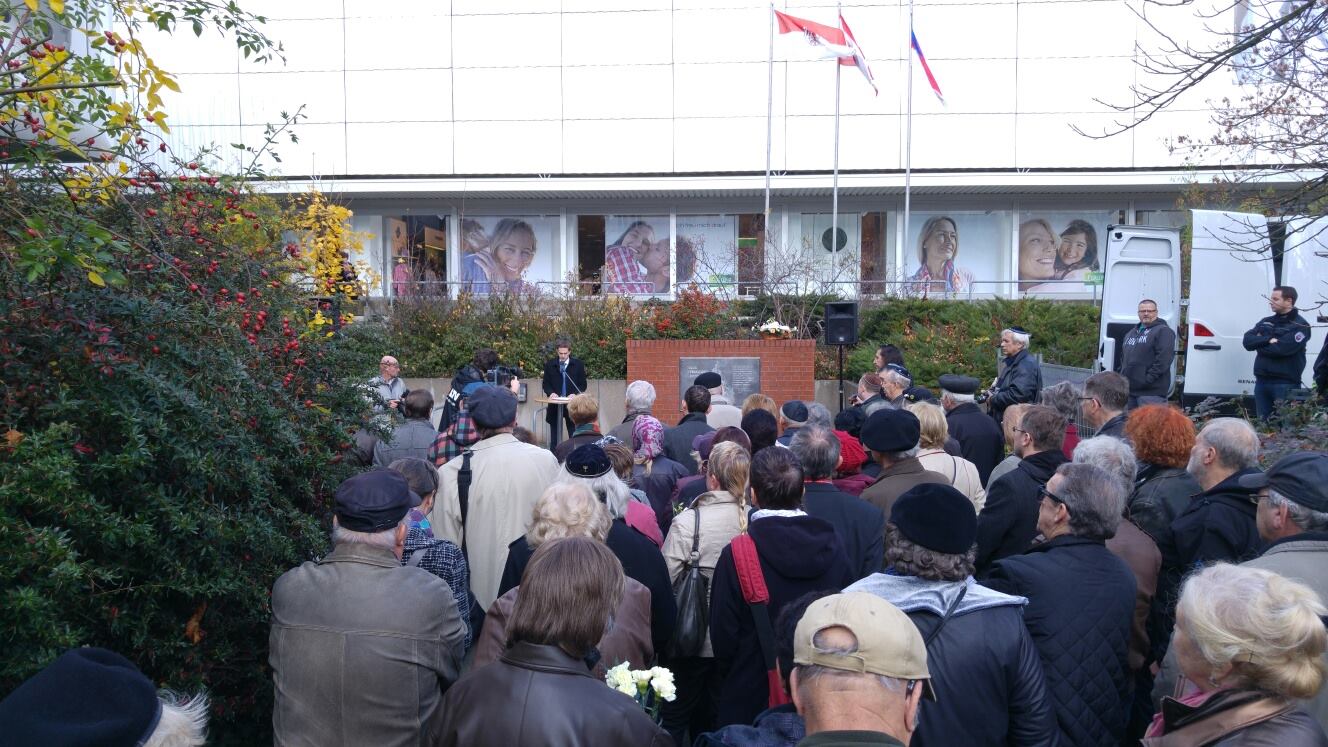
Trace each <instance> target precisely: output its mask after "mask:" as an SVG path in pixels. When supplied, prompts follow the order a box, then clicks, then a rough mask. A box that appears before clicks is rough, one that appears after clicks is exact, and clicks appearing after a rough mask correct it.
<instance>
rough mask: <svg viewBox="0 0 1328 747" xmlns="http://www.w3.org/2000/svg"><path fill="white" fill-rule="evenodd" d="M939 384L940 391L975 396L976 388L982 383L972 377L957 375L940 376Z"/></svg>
mask: <svg viewBox="0 0 1328 747" xmlns="http://www.w3.org/2000/svg"><path fill="white" fill-rule="evenodd" d="M940 384H941V388H942V389H944V390H945V391H947V392H952V393H954V394H977V393H978V387H980V386H982V382H981V381H978V380H977V379H975V378H973V377H972V376H960V375H959V374H942V375H941V378H940Z"/></svg>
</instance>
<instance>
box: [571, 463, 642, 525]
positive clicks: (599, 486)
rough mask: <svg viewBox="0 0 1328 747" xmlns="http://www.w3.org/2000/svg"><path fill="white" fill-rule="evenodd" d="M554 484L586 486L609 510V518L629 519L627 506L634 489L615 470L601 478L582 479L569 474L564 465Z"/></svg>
mask: <svg viewBox="0 0 1328 747" xmlns="http://www.w3.org/2000/svg"><path fill="white" fill-rule="evenodd" d="M552 484H553V485H584V486H586V487H587V488H590V492H592V493H594V494H595V497H596V498H598V499H599V500H601V501H602V502H603V503H604V506H605V507H606V508H608V509H609V516H611V517H612V518H614V519H625V518H627V504H628V503H629V502H631V500H632V489H631V488H630V487H628V486H627V483H625V482H623V481H622V478H621V477H618V475H617V473H615V472H614V471H613V470H609V471H608V472H605V473H604V474H602V475H600V476H599V477H581V476H580V475H574V474H572V473H571V472H568V471H567V465H566V464H563V467H562V469H560V470H558V474H557V475H555V476H554V478H553V483H552Z"/></svg>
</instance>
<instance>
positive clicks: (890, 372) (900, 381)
mask: <svg viewBox="0 0 1328 747" xmlns="http://www.w3.org/2000/svg"><path fill="white" fill-rule="evenodd" d="M881 381H884V382H886V383H889V384H893V385H895V386H897V387H899V388H900V389H907V388H909V386H910V385H912V384H913V380H912V379H910V378H908V377H907V376H905V375H903V374H901V373H899V372H898V371H896V370H894V369H893V368H889V367H886V368H885V369H884V370H883V371H881Z"/></svg>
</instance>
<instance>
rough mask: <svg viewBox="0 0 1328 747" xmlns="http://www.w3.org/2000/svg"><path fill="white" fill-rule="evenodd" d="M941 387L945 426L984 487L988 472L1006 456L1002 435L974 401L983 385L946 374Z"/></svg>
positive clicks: (965, 377)
mask: <svg viewBox="0 0 1328 747" xmlns="http://www.w3.org/2000/svg"><path fill="white" fill-rule="evenodd" d="M940 384H941V407H944V408H945V423H946V425H948V426H949V427H950V435H951V436H954V438H955V440H957V441H958V442H959V455H960V456H962V457H963V458H965V459H967V460H968V461H970V462H972V463H973V466H975V467H977V468H978V479H980V480H982V484H983V485H986V484H987V478H989V477H991V471H992V470H993V469H995V468H996V465H997V464H1000V462H1001V459H1002V458H1004V457H1005V434H1004V433H1002V432H1001V426H1000V425H999V424H997V423H995V422H993V421H992V419H991V418H989V417H987V415H986V414H985V413H983V412H982V410H980V409H978V406H977V404H976V403H975V402H974V395H976V394H977V392H978V388H979V387H981V386H982V382H980V381H978V380H977V379H975V378H973V377H972V376H957V375H955V374H945V375H943V376H941V378H940Z"/></svg>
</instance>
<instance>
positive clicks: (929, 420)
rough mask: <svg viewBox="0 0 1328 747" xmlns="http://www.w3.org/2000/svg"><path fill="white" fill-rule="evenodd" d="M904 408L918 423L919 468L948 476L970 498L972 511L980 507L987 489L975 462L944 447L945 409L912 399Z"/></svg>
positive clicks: (945, 433) (947, 436)
mask: <svg viewBox="0 0 1328 747" xmlns="http://www.w3.org/2000/svg"><path fill="white" fill-rule="evenodd" d="M904 409H906V410H908V411H909V412H911V413H913V414H914V415H916V416H917V417H918V424H919V425H921V426H922V439H921V441H920V442H919V446H920V447H921V448H920V450H919V451H918V461H919V462H922V468H923V469H925V470H928V471H931V472H935V473H937V474H939V475H942V476H943V477H945V478H946V479H948V480H949V481H950V485H952V486H953V487H954V489H955V490H958V491H959V492H961V493H963V494H964V497H966V498H968V499H969V500H970V501H972V502H973V510H974V511H981V510H982V506H983V504H985V503H986V502H987V491H986V490H984V489H983V488H982V478H980V477H978V468H977V465H975V464H973V463H972V462H970V461H968V460H967V459H964V458H963V457H957V456H953V455H951V454H949V453H947V452H946V451H945V439H947V438H949V437H950V425H949V423H948V422H946V420H945V410H943V409H941V406H940V405H937V404H933V403H931V402H914V403H913V404H911V405H909V406H908V407H906V408H904Z"/></svg>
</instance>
